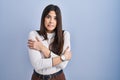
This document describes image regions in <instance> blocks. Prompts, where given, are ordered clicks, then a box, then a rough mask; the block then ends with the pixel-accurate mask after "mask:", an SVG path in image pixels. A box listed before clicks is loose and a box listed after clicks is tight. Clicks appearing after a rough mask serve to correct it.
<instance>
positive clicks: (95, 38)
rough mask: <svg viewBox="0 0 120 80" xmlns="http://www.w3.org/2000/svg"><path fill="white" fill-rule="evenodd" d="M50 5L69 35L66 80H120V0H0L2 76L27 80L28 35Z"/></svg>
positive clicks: (29, 70) (29, 69)
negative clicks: (69, 53)
mask: <svg viewBox="0 0 120 80" xmlns="http://www.w3.org/2000/svg"><path fill="white" fill-rule="evenodd" d="M51 3H52V4H57V5H58V6H59V7H60V8H61V11H62V17H63V28H64V29H65V30H68V31H69V32H70V33H71V46H72V60H71V62H70V63H69V64H68V66H67V67H66V68H65V70H64V71H65V74H66V77H67V80H120V32H119V31H120V0H0V80H30V78H31V75H32V72H33V67H32V65H31V63H30V61H29V56H28V51H27V38H28V34H29V32H30V31H31V30H36V29H39V25H40V19H41V14H42V11H43V9H44V8H45V6H47V5H48V4H51Z"/></svg>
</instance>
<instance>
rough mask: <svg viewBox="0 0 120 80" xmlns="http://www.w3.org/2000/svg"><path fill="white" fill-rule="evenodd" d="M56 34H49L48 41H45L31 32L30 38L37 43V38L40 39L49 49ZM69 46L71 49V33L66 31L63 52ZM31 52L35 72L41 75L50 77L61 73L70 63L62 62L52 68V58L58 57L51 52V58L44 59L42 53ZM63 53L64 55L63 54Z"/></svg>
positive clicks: (32, 50) (34, 32)
mask: <svg viewBox="0 0 120 80" xmlns="http://www.w3.org/2000/svg"><path fill="white" fill-rule="evenodd" d="M54 35H55V33H47V37H48V40H43V39H44V38H43V36H40V35H39V34H38V33H37V32H36V31H31V32H30V33H29V38H28V39H32V40H35V41H36V38H35V37H38V39H39V40H40V41H41V42H42V43H43V44H44V45H45V46H46V47H47V48H48V47H49V44H50V42H51V41H52V40H53V37H54ZM68 46H69V49H70V33H69V32H68V31H64V46H63V52H64V51H65V49H66V48H67V47H68ZM28 51H29V57H30V61H31V64H32V66H33V68H34V69H35V71H36V72H37V73H39V74H43V75H49V74H53V73H56V72H58V71H60V70H61V69H64V68H65V67H66V65H67V63H68V61H64V62H61V63H60V64H59V65H56V66H52V58H53V57H57V56H58V55H56V54H55V53H53V52H51V57H50V58H44V56H43V54H42V53H41V52H40V51H37V50H34V49H30V48H28ZM63 52H62V53H63Z"/></svg>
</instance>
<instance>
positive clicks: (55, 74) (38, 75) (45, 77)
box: [34, 70, 63, 80]
mask: <svg viewBox="0 0 120 80" xmlns="http://www.w3.org/2000/svg"><path fill="white" fill-rule="evenodd" d="M62 72H63V70H60V71H58V72H56V73H54V74H50V75H43V74H39V73H37V72H36V71H35V70H34V74H35V75H36V76H37V77H39V78H41V79H42V80H47V79H51V78H53V77H55V76H57V75H59V74H61V73H62Z"/></svg>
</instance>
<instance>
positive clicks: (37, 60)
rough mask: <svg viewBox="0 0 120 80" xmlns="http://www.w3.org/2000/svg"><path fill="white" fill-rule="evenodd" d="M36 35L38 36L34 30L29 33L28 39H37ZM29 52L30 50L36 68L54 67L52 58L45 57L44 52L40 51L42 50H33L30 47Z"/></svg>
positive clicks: (32, 62) (31, 59)
mask: <svg viewBox="0 0 120 80" xmlns="http://www.w3.org/2000/svg"><path fill="white" fill-rule="evenodd" d="M36 36H38V35H36V34H35V31H32V32H30V33H29V38H28V39H32V40H35V37H36ZM38 37H39V36H38ZM28 52H29V57H30V61H31V64H32V66H33V67H34V68H35V69H36V70H40V69H46V68H50V67H52V58H47V59H45V58H44V57H43V55H42V53H40V51H37V50H33V49H30V48H28Z"/></svg>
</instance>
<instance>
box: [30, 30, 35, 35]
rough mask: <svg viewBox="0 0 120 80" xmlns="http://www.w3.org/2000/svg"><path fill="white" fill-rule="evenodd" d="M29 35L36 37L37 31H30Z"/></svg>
mask: <svg viewBox="0 0 120 80" xmlns="http://www.w3.org/2000/svg"><path fill="white" fill-rule="evenodd" d="M29 35H37V31H36V30H33V31H30V32H29Z"/></svg>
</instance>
